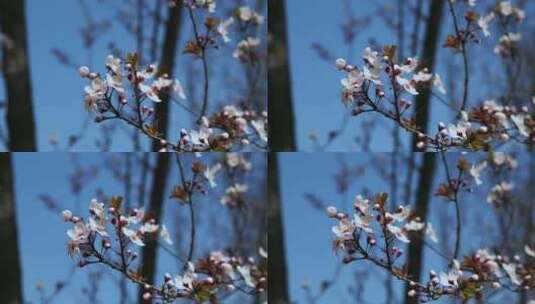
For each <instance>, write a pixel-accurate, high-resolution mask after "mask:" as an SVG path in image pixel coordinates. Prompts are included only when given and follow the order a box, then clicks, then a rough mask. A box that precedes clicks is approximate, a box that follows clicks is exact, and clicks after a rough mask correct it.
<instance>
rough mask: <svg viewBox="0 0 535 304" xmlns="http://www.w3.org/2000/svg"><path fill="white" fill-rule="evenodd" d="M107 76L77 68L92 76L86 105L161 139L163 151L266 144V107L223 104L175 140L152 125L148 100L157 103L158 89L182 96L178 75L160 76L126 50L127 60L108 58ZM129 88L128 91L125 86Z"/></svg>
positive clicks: (104, 117)
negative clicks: (256, 107)
mask: <svg viewBox="0 0 535 304" xmlns="http://www.w3.org/2000/svg"><path fill="white" fill-rule="evenodd" d="M106 68H107V70H108V71H107V73H106V76H101V75H100V74H97V73H95V72H92V71H90V70H89V68H88V67H81V68H80V75H81V76H82V77H84V78H87V79H88V80H90V85H88V86H86V88H85V92H86V96H85V104H86V108H87V109H88V110H90V111H91V112H93V113H95V114H96V117H95V121H96V122H103V121H106V120H110V119H119V120H122V121H124V122H126V123H127V124H129V125H131V126H133V127H135V128H137V129H139V130H140V131H141V132H142V133H144V134H145V135H147V136H148V137H149V138H151V139H153V140H157V141H158V142H160V144H161V146H162V150H173V151H214V150H215V151H226V150H230V149H232V148H234V147H236V146H249V145H251V143H253V144H255V146H257V147H263V146H264V145H265V144H266V143H267V112H266V111H263V112H262V113H258V112H257V111H255V110H250V109H241V108H238V107H236V106H225V107H223V108H222V109H221V110H220V111H218V112H215V113H213V114H212V115H211V116H210V117H209V118H207V117H204V116H203V117H201V119H200V124H199V129H197V130H186V129H182V131H181V132H180V138H179V139H178V140H177V141H176V142H175V143H173V142H172V141H170V140H168V139H165V138H163V137H161V134H159V133H158V131H157V128H156V127H155V126H154V124H156V123H157V119H158V117H155V114H154V113H155V111H154V109H153V108H152V106H151V105H150V104H147V101H148V100H150V101H152V102H161V101H162V94H168V96H171V97H172V98H173V96H176V97H179V98H182V99H185V98H186V96H185V93H184V89H183V87H182V85H181V84H180V82H179V81H178V80H176V79H175V80H171V79H169V77H168V76H167V75H165V74H164V75H158V72H157V70H158V69H157V67H156V65H155V64H150V65H148V66H147V67H144V68H143V67H140V66H139V65H138V59H137V56H136V54H129V55H128V56H127V59H126V62H123V61H122V60H121V59H120V58H116V57H114V56H113V55H109V56H108V57H107V59H106ZM127 87H131V88H132V89H133V92H132V93H131V94H130V95H131V96H129V95H128V93H127V90H126V88H127Z"/></svg>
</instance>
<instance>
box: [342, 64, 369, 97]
mask: <svg viewBox="0 0 535 304" xmlns="http://www.w3.org/2000/svg"><path fill="white" fill-rule="evenodd" d="M364 80H365V78H364V76H363V75H362V73H360V72H359V71H356V70H355V71H351V72H349V73H348V74H347V77H346V78H342V80H341V81H340V82H341V84H342V101H343V102H344V104H348V103H350V102H353V101H355V97H354V95H355V93H357V92H359V91H361V90H362V85H363V84H364Z"/></svg>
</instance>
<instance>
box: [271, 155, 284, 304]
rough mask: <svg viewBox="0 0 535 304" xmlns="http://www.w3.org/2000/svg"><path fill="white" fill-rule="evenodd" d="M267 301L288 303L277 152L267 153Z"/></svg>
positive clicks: (279, 303)
mask: <svg viewBox="0 0 535 304" xmlns="http://www.w3.org/2000/svg"><path fill="white" fill-rule="evenodd" d="M268 154H269V155H268V209H267V216H268V236H269V238H268V251H269V254H268V256H269V260H268V273H269V280H268V302H269V303H272V304H286V303H290V301H289V296H288V278H287V272H286V256H285V249H284V229H283V216H282V202H281V194H280V188H279V182H280V181H279V168H278V163H277V154H276V153H274V152H270V153H268Z"/></svg>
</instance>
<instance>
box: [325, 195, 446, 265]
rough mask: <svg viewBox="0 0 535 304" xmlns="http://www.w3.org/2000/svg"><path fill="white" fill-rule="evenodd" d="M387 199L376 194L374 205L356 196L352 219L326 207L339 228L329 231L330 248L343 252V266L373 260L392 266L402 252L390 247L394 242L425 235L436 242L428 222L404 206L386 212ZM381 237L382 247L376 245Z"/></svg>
mask: <svg viewBox="0 0 535 304" xmlns="http://www.w3.org/2000/svg"><path fill="white" fill-rule="evenodd" d="M387 199H388V195H387V194H386V193H382V194H378V195H376V196H375V198H374V199H373V202H370V200H369V199H366V198H364V197H362V196H360V195H358V196H357V197H356V198H355V199H354V201H353V208H354V211H355V213H354V214H353V215H352V216H350V215H349V214H346V213H344V212H339V211H338V210H337V209H336V207H333V206H330V207H328V208H327V215H328V216H329V217H330V218H333V219H336V220H338V225H337V226H334V227H333V228H332V231H333V234H334V240H333V248H334V250H335V251H336V252H338V251H340V250H341V251H344V252H345V253H346V257H345V258H344V261H345V262H346V263H349V262H351V261H353V260H356V259H362V258H373V259H377V260H383V261H386V260H388V261H389V262H388V263H389V264H390V266H392V265H393V264H394V262H395V261H396V259H397V258H399V257H400V256H401V255H402V253H403V251H402V249H400V248H399V247H396V246H393V243H394V241H395V240H397V241H401V242H403V243H409V242H410V238H411V237H415V236H420V237H422V236H427V237H429V238H430V239H431V240H432V241H433V242H437V241H438V240H437V237H436V234H435V231H434V229H433V226H432V225H431V223H424V222H422V221H421V219H420V218H419V217H418V216H415V215H414V214H412V213H411V210H410V209H409V208H408V207H406V206H403V205H400V206H398V207H397V209H396V210H395V211H394V212H389V211H387V209H388V207H387ZM380 237H382V238H383V240H384V244H385V246H384V247H382V246H380V245H379V244H378V238H380ZM376 255H377V256H376ZM390 266H389V267H390Z"/></svg>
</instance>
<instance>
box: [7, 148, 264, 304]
mask: <svg viewBox="0 0 535 304" xmlns="http://www.w3.org/2000/svg"><path fill="white" fill-rule="evenodd" d="M216 154H217V153H215V154H214V155H206V154H205V156H203V157H204V158H205V159H206V160H208V162H209V163H210V162H211V161H213V160H214V159H215V158H216V157H217V158H219V157H220V156H218V155H216ZM219 155H220V154H219ZM122 156H124V154H114V155H113V156H112V155H110V154H104V153H80V154H77V155H76V156H75V157H76V158H77V159H78V160H79V163H80V164H82V165H83V166H84V167H88V166H90V165H99V166H100V167H101V169H100V171H99V174H98V176H97V178H96V179H95V180H94V181H92V182H90V183H88V185H87V187H86V188H85V189H84V190H83V191H82V192H81V193H80V197H79V203H80V207H81V210H82V213H81V215H83V216H85V217H87V215H88V214H87V213H88V211H87V207H88V204H89V201H90V200H91V199H92V198H94V197H95V193H96V192H97V189H100V190H102V191H103V192H104V193H105V194H107V195H123V194H124V192H123V189H124V186H122V185H121V184H119V183H118V182H117V180H116V179H115V178H113V177H112V176H111V174H110V172H109V170H107V169H103V168H104V167H103V166H102V165H103V163H104V160H105V159H107V158H108V159H109V158H110V157H115V158H119V159H120V158H121V157H122ZM72 157H74V156H73V154H70V155H69V154H67V153H38V154H37V153H17V154H14V168H15V175H16V176H15V186H16V199H17V220H18V229H19V247H20V253H21V261H22V269H23V283H24V285H23V287H24V296H25V300H26V301H29V302H31V303H40V302H39V297H38V293H37V291H36V288H35V287H36V285H37V284H38V283H42V284H44V286H45V288H46V290H48V291H49V292H50V291H51V290H52V289H53V286H54V284H55V283H56V282H57V281H59V280H64V279H66V278H67V275H68V274H69V272H70V269H71V266H73V265H74V263H75V262H74V261H73V260H71V259H70V258H69V256H68V255H67V251H66V244H67V241H68V236H67V234H66V231H67V230H68V229H70V228H71V225H69V224H67V223H65V222H63V220H62V218H61V215H60V214H55V213H53V212H50V211H49V210H47V209H46V208H45V207H44V205H43V203H42V202H41V201H40V200H39V196H40V195H41V194H48V195H50V196H51V197H53V198H55V199H56V200H57V201H58V202H59V203H60V204H61V205H62V206H63V207H64V208H69V209H71V210H74V208H75V204H76V198H75V197H74V196H73V195H72V194H71V192H70V184H69V178H68V177H69V176H70V175H71V174H72V172H73V168H74V166H73V162H72V161H71V158H72ZM187 159H190V158H189V157H188V158H187ZM252 159H253V162H254V163H255V164H257V165H258V166H261V168H264V167H265V163H264V156H263V155H261V154H257V155H255V156H254V157H253V158H252ZM123 160H124V158H123ZM264 172H265V171H264V170H261V169H257V170H256V171H255V173H254V174H253V175H252V176H251V179H250V186H251V189H250V191H251V193H263V192H261V191H259V190H257V188H256V187H261V188H262V189H263V188H264V186H263V185H264V184H263V183H262V182H260V181H262V180H263V179H262V174H264ZM169 181H170V182H169V183H170V185H168V187H170V186H173V185H176V184H177V183H178V175H177V172H176V165H173V172H172V173H171V177H170V179H169ZM218 181H219V185H220V187H218V189H216V192H214V195H215V196H211V195H208V196H206V198H201V197H200V196H199V198H198V200H197V202H196V203H197V211H198V213H197V237H198V238H197V240H198V242H197V245H196V256H204V254H206V253H207V252H208V251H212V250H220V249H222V248H223V247H224V246H225V244H228V242H227V241H226V240H227V238H228V237H229V233H230V230H229V228H228V227H229V226H228V221H229V217H228V216H227V215H228V213H227V212H228V208H225V207H223V206H222V205H221V204H220V203H219V197H220V196H218V195H220V194H221V193H222V191H224V187H225V181H224V180H223V178H222V177H221V176H220V177H219V179H218ZM169 191H170V190H169V189H168V190H166V193H169ZM187 212H188V210H187V209H185V207H184V206H182V205H179V204H177V203H176V202H175V201H172V200H166V202H165V205H164V215H165V221H164V223H165V224H166V226H167V228H168V229H169V231H170V234H171V237H172V239H173V240H175V244H178V243H179V241H178V240H179V239H180V237H182V238H183V239H182V241H181V242H180V244H187V242H189V241H188V240H189V239H188V238H187V237H186V236H185V235H189V228H188V227H189V225H190V223H189V217H188V216H187V214H188V213H187ZM175 219H178V221H175ZM253 224H254V223H250V225H253ZM179 227H180V228H179ZM214 227H218V229H217V232H214ZM178 229H185V230H178ZM178 231H187V233H185V234H182V233H179V232H178ZM199 240H202V241H199ZM181 248H182V249H181V250H183V248H184V247H181ZM173 250H174V251H175V252H177V250H176V249H173ZM182 253H183V252H182V251H181V255H183V256H185V253H184V254H182ZM159 259H160V260H159V266H158V272H159V276H157V280H158V282H161V280H162V278H163V273H164V272H170V273H173V274H178V273H179V267H180V266H181V264H177V263H176V260H175V259H174V258H172V257H171V256H170V255H169V254H168V253H166V252H165V251H163V250H161V249H160V251H159ZM99 269H101V270H104V272H103V273H104V276H103V279H102V280H103V281H102V282H101V283H100V292H99V294H98V299H99V300H100V301H101V303H116V302H117V300H118V298H119V293H118V288H117V285H116V283H115V281H114V280H115V279H116V278H118V275H117V274H116V273H114V272H113V271H111V270H108V269H106V268H102V267H100V266H95V267H86V268H83V269H79V268H78V269H77V270H76V272H75V275H74V277H73V279H72V280H71V282H70V284H69V285H68V287H67V289H66V290H64V291H63V292H62V293H61V294H60V296H59V297H58V298H57V299H56V300H55V301H53V302H52V303H54V304H70V303H76V302H77V303H87V298H86V297H84V296H83V295H82V292H81V290H82V288H83V287H88V286H89V282H90V280H89V277H88V274H89V273H90V272H93V271H97V270H99ZM128 285H129V286H130V287H131V288H130V290H131V291H135V290H137V289H135V288H133V284H130V283H129V284H128ZM132 295H133V294H132ZM232 299H236V298H229V299H228V300H229V301H228V302H227V303H229V302H230V303H231V302H232ZM245 299H250V298H249V297H245ZM237 302H240V301H239V300H237Z"/></svg>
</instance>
